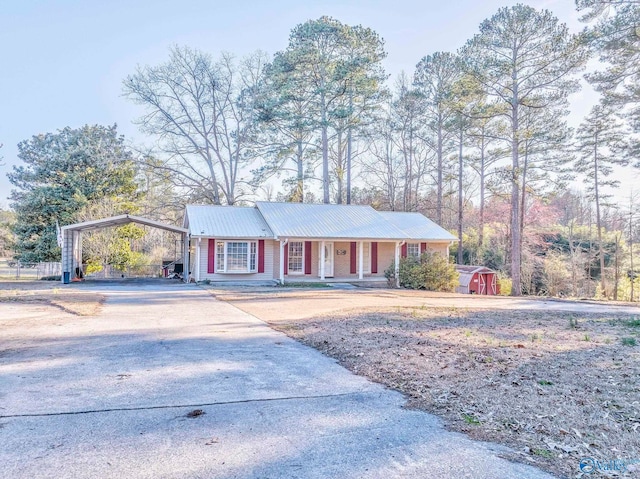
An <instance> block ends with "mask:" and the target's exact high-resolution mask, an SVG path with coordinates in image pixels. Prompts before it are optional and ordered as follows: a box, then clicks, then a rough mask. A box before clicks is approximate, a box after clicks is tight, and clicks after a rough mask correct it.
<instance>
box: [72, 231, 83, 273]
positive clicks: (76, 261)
mask: <svg viewBox="0 0 640 479" xmlns="http://www.w3.org/2000/svg"><path fill="white" fill-rule="evenodd" d="M81 269H82V232H80V231H75V230H74V231H73V261H72V265H71V278H75V277H76V274H77V275H78V276H79V275H80V270H81ZM76 272H77V273H76Z"/></svg>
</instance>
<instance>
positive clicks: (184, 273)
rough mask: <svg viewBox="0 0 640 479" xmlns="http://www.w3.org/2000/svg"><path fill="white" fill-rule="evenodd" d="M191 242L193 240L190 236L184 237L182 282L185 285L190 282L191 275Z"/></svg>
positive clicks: (184, 235)
mask: <svg viewBox="0 0 640 479" xmlns="http://www.w3.org/2000/svg"><path fill="white" fill-rule="evenodd" d="M190 242H191V238H190V236H189V235H188V234H186V233H185V234H183V235H182V249H183V252H182V281H184V282H185V283H188V282H189V273H190V271H189V270H190V269H191V268H190V263H191V260H190V258H189V243H190Z"/></svg>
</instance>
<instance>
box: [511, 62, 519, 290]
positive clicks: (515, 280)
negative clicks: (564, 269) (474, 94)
mask: <svg viewBox="0 0 640 479" xmlns="http://www.w3.org/2000/svg"><path fill="white" fill-rule="evenodd" d="M514 64H515V60H514ZM513 91H514V94H513V103H512V105H511V108H512V113H511V114H512V118H511V168H512V170H513V171H512V178H511V283H512V286H511V295H512V296H521V295H522V279H521V262H522V254H521V250H520V243H521V242H520V187H519V184H518V181H519V175H520V156H519V154H520V142H519V133H520V125H519V118H518V113H519V112H518V84H517V82H516V78H515V73H514V78H513Z"/></svg>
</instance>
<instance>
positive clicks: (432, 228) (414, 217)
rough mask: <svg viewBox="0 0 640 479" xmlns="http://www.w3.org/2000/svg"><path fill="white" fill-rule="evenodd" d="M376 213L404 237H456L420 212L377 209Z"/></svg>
mask: <svg viewBox="0 0 640 479" xmlns="http://www.w3.org/2000/svg"><path fill="white" fill-rule="evenodd" d="M378 214H379V215H380V216H382V217H383V218H384V219H385V220H387V221H388V222H389V223H391V224H392V225H394V226H395V227H396V228H398V229H399V230H400V231H402V233H403V235H404V236H403V237H404V238H408V239H416V240H418V239H426V240H442V241H455V240H457V239H458V238H456V237H455V236H453V235H452V234H451V233H449V232H448V231H447V230H445V229H444V228H443V227H441V226H439V225H438V224H436V223H434V222H433V221H431V220H430V219H429V218H427V217H426V216H424V215H422V214H420V213H405V212H399V211H379V212H378Z"/></svg>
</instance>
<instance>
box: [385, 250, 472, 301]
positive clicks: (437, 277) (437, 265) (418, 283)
mask: <svg viewBox="0 0 640 479" xmlns="http://www.w3.org/2000/svg"><path fill="white" fill-rule="evenodd" d="M398 270H399V271H398V274H399V278H400V286H402V287H404V288H409V289H425V290H427V291H454V290H455V288H456V286H458V284H459V275H458V272H457V271H456V268H455V266H454V265H453V264H451V263H449V261H448V260H447V258H446V257H444V256H443V255H441V254H438V253H431V252H428V251H427V252H425V253H423V254H422V256H420V258H419V259H417V258H402V259H401V260H400V267H399V268H398ZM384 276H385V277H386V278H387V281H389V285H390V286H395V284H396V275H395V264H394V263H391V266H389V267H388V268H387V269H386V270H385V272H384Z"/></svg>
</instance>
